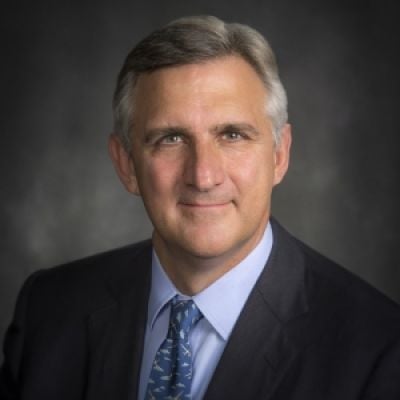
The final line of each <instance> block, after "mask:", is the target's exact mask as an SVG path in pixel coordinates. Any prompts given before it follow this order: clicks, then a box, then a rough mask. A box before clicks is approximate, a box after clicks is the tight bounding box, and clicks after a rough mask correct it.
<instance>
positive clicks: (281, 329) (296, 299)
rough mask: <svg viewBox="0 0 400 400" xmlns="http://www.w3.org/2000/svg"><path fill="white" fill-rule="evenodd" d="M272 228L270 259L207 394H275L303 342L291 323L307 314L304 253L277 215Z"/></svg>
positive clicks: (244, 396)
mask: <svg viewBox="0 0 400 400" xmlns="http://www.w3.org/2000/svg"><path fill="white" fill-rule="evenodd" d="M272 228H273V234H274V244H273V248H272V250H271V254H270V257H269V260H268V263H267V265H266V268H265V269H264V271H263V272H262V274H261V276H260V278H259V280H258V281H257V283H256V285H255V287H254V289H253V290H252V292H251V294H250V296H249V299H248V301H247V302H246V305H245V307H244V308H243V310H242V313H241V315H240V317H239V319H238V321H237V323H236V325H235V328H234V330H233V331H232V334H231V337H230V339H229V341H228V343H227V346H226V348H225V350H224V352H223V355H222V357H221V360H220V362H219V364H218V366H217V368H216V371H215V374H214V376H213V378H212V380H211V382H210V385H209V388H208V390H207V392H206V395H205V397H204V400H216V399H222V398H226V399H228V398H229V399H230V400H234V399H256V398H262V399H268V398H270V396H271V395H272V393H273V391H274V388H275V387H276V386H277V385H278V384H279V382H280V380H281V379H282V377H283V376H284V375H285V371H287V369H288V367H289V366H290V365H291V362H292V360H293V359H294V358H295V356H296V354H297V353H298V351H299V348H300V347H301V344H300V343H299V342H298V341H297V340H293V338H292V337H291V334H290V329H289V328H288V327H289V326H290V323H291V321H293V320H296V321H297V322H296V324H299V321H306V320H307V315H308V299H307V294H306V289H305V281H306V269H305V265H304V257H303V254H302V252H301V251H300V250H299V249H298V247H297V246H295V245H293V243H292V241H291V239H290V240H288V237H289V236H288V234H287V233H285V232H284V231H283V229H282V228H280V227H279V226H278V225H277V223H276V222H274V221H273V222H272ZM300 325H301V322H300ZM296 326H297V325H296Z"/></svg>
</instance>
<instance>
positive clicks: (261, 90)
mask: <svg viewBox="0 0 400 400" xmlns="http://www.w3.org/2000/svg"><path fill="white" fill-rule="evenodd" d="M266 96H267V92H266V88H265V86H264V84H263V82H262V81H261V79H260V78H259V76H258V74H257V73H256V72H255V70H254V69H253V67H251V66H250V64H248V63H247V62H246V61H245V60H244V59H242V58H241V57H238V56H228V57H222V58H218V59H215V60H211V61H207V62H204V63H199V64H188V65H182V66H175V67H168V68H162V69H159V70H156V71H154V72H151V73H146V74H142V75H140V76H139V78H138V81H137V83H136V86H135V89H134V93H133V97H134V104H135V110H134V119H135V120H136V122H138V119H139V120H142V121H143V120H146V122H152V123H158V122H159V123H168V122H169V121H164V120H163V119H168V120H171V119H178V120H179V119H183V120H185V119H187V118H192V119H193V118H194V117H197V118H199V119H202V120H204V119H205V118H207V119H210V118H212V117H213V115H214V116H216V117H220V118H222V117H223V116H224V117H228V114H232V116H233V115H235V114H237V113H243V114H254V113H262V114H263V116H265V103H266ZM222 114H224V115H222ZM253 116H254V115H253ZM249 117H251V115H249ZM158 120H160V121H158ZM174 122H179V121H174Z"/></svg>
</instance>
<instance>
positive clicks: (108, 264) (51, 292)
mask: <svg viewBox="0 0 400 400" xmlns="http://www.w3.org/2000/svg"><path fill="white" fill-rule="evenodd" d="M151 252H152V245H151V240H145V241H142V242H138V243H135V244H132V245H128V246H124V247H121V248H117V249H113V250H109V251H106V252H103V253H98V254H94V255H91V256H88V257H85V258H82V259H78V260H75V261H71V262H67V263H65V264H62V265H59V266H55V267H52V268H48V269H42V270H38V271H36V272H34V273H33V274H32V275H31V276H30V277H29V278H28V279H27V280H26V282H25V284H24V286H23V289H22V291H21V295H20V298H21V297H22V298H26V299H28V298H29V299H30V300H32V303H31V307H34V308H36V307H37V310H38V309H40V308H42V310H45V309H46V308H47V307H49V308H51V309H52V308H53V305H54V303H57V304H58V307H59V310H63V309H64V307H65V309H70V308H71V306H76V307H78V308H81V309H82V311H83V309H86V310H87V311H89V310H90V309H92V308H97V307H98V306H99V304H102V303H107V302H109V300H110V297H113V295H114V294H115V295H118V293H117V292H120V291H123V290H125V289H127V290H129V287H133V286H136V285H143V284H145V282H148V279H149V276H150V271H151V268H150V267H151ZM49 303H50V304H49Z"/></svg>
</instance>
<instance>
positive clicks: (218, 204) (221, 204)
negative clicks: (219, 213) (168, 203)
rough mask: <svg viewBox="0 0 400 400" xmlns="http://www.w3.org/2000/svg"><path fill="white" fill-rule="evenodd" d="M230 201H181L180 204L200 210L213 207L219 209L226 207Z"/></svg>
mask: <svg viewBox="0 0 400 400" xmlns="http://www.w3.org/2000/svg"><path fill="white" fill-rule="evenodd" d="M230 203H231V202H230V201H224V202H213V203H202V202H180V203H179V205H180V206H183V207H187V208H191V209H198V210H201V209H203V210H208V209H209V210H211V209H219V208H223V207H226V206H228V205H229V204H230Z"/></svg>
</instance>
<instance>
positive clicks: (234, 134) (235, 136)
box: [222, 131, 244, 142]
mask: <svg viewBox="0 0 400 400" xmlns="http://www.w3.org/2000/svg"><path fill="white" fill-rule="evenodd" d="M222 136H223V138H224V139H226V140H229V141H231V142H234V141H237V140H241V139H243V138H244V135H243V134H242V133H240V132H238V131H229V132H224V133H223V135H222Z"/></svg>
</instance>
